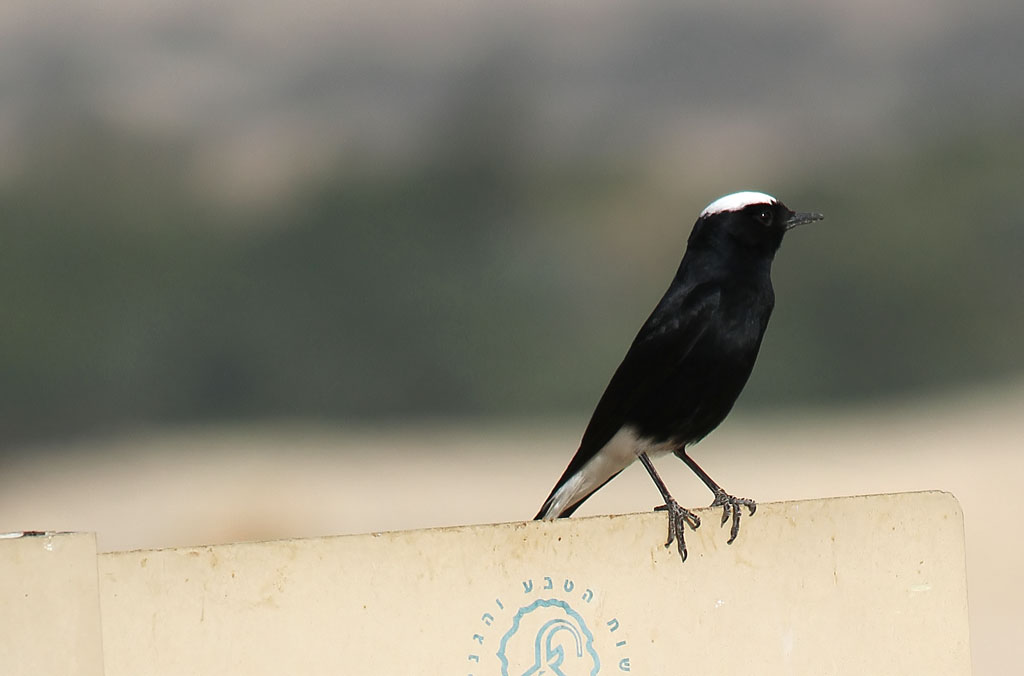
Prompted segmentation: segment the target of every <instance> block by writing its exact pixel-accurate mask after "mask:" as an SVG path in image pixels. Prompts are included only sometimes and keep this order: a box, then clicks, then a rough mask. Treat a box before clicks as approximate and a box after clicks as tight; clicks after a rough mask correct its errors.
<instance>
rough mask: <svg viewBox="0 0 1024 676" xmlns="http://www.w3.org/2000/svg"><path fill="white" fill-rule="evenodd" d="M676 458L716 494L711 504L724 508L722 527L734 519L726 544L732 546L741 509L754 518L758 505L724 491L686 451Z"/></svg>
mask: <svg viewBox="0 0 1024 676" xmlns="http://www.w3.org/2000/svg"><path fill="white" fill-rule="evenodd" d="M675 453H676V456H677V457H678V458H679V459H680V460H682V461H683V462H685V463H686V466H687V467H689V468H690V469H692V470H693V473H694V474H696V475H697V476H698V477H700V480H701V481H703V482H704V484H705V485H706V486H707V487H708V488H710V489H711V492H712V493H714V494H715V499H714V500H713V501H712V502H711V506H712V507H721V508H722V525H723V526H724V525H725V524H726V523H727V522H728V521H729V517H730V516H731V517H732V530H731V531H730V533H729V539H728V540H727V541H726V544H730V545H731V544H732V543H733V541H734V540H735V539H736V536H737V535H739V534H740V508H741V507H743V506H746V508H747V509H749V510H750V515H751V516H753V515H754V512H756V511H757V503H756V502H754V501H753V500H751V499H750V498H737V497H735V496H733V495H729V494H728V493H726V492H725V491H723V490H722V487H721V486H719V485H718V484H716V483H715V482H714V480H713V479H712V478H711V477H709V476H708V473H707V472H705V471H704V470H702V469H701V468H700V465H698V464H697V463H695V462H694V461H693V458H691V457H690V456H688V455H687V454H686V450H685V449H683V450H679V451H676V452H675Z"/></svg>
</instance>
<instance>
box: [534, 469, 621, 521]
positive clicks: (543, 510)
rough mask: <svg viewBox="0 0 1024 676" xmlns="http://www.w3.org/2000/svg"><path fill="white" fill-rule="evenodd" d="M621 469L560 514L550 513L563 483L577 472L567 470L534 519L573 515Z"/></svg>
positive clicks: (561, 517)
mask: <svg viewBox="0 0 1024 676" xmlns="http://www.w3.org/2000/svg"><path fill="white" fill-rule="evenodd" d="M621 471H622V470H619V472H616V473H615V474H613V475H611V476H610V477H608V478H607V479H605V480H604V483H602V484H601V485H600V486H597V487H595V488H594V490H592V491H590V492H589V493H587V494H586V495H584V496H583V497H582V498H580V499H579V500H577V501H576V502H574V503H572V504H571V505H569V506H568V507H566V508H565V509H563V510H562V511H561V512H560V513H558V514H548V510H550V509H551V507H552V506H553V504H554V502H555V494H556V493H558V489H559V488H561V487H562V484H564V483H565V482H566V481H568V480H569V478H570V477H571V476H572V475H573V474H575V471H574V472H572V473H570V472H569V471H568V470H566V472H565V474H563V475H562V478H561V479H559V480H558V483H556V484H555V487H554V488H552V489H551V493H550V494H548V499H547V500H545V501H544V504H543V505H541V507H540V511H539V512H537V516H535V517H533V520H534V521H540V520H541V519H564V518H565V517H567V516H572V513H573V512H575V511H576V510H577V509H578V508H579V506H580V505H582V504H583V503H584V502H585V501H586V499H587V498H589V497H590V496H591V495H593V494H594V493H596V492H597V491H599V490H601V488H602V487H603V486H604V485H605V484H606V483H608V482H609V481H611V480H612V479H614V478H615V477H617V476H619V474H620V472H621Z"/></svg>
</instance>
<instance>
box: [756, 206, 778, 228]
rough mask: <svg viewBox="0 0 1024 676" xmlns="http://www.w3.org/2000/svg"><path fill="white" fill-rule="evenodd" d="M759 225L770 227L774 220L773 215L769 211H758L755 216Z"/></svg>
mask: <svg viewBox="0 0 1024 676" xmlns="http://www.w3.org/2000/svg"><path fill="white" fill-rule="evenodd" d="M755 218H757V220H758V222H759V223H761V225H771V224H772V220H774V218H775V214H773V213H772V210H771V209H760V210H758V212H757V215H756V216H755Z"/></svg>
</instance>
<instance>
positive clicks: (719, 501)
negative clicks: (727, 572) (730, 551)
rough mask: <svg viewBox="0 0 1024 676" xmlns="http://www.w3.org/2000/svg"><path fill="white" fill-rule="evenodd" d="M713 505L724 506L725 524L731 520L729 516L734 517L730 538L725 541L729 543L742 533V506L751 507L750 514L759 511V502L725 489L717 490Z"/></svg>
mask: <svg viewBox="0 0 1024 676" xmlns="http://www.w3.org/2000/svg"><path fill="white" fill-rule="evenodd" d="M711 506H712V507H721V508H722V525H723V526H724V525H725V524H726V523H728V522H729V517H730V516H731V517H732V529H731V530H730V531H729V539H728V540H726V542H725V544H727V545H731V544H732V543H733V541H734V540H735V539H736V536H737V535H739V534H740V508H741V507H744V506H745V507H746V508H747V509H749V510H750V516H754V512H756V511H757V503H756V502H754V501H753V500H751V499H750V498H737V497H735V496H732V495H729V494H728V493H726V492H725V491H723V490H719V491H716V492H715V499H714V501H713V502H712V503H711Z"/></svg>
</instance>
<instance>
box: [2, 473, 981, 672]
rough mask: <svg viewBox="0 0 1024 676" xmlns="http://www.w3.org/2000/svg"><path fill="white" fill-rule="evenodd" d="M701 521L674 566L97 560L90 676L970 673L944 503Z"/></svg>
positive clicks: (605, 558) (534, 535) (578, 552)
mask: <svg viewBox="0 0 1024 676" xmlns="http://www.w3.org/2000/svg"><path fill="white" fill-rule="evenodd" d="M701 515H702V517H703V519H704V525H703V526H702V527H701V528H700V530H699V531H697V532H696V533H692V532H690V533H687V536H688V544H689V548H690V558H689V559H688V560H687V561H686V562H685V563H681V562H680V561H679V557H678V554H677V553H676V551H675V549H674V548H672V549H665V547H664V546H663V543H664V540H665V535H666V521H665V514H664V513H662V512H659V513H647V514H634V515H624V516H609V517H594V518H586V519H567V520H560V521H556V522H543V523H537V522H527V523H512V524H500V525H495V526H466V527H458V528H444V529H435V530H424V531H411V532H394V533H381V534H372V535H355V536H342V537H329V538H317V539H306V540H289V541H280V542H265V543H245V544H234V545H218V546H212V547H195V548H180V549H167V550H151V551H135V552H121V553H113V554H103V555H100V556H99V557H98V559H94V560H95V561H96V562H97V570H98V575H99V600H100V604H99V605H100V607H101V612H102V630H103V631H102V641H103V655H102V657H103V660H104V661H105V667H106V671H105V673H106V674H107V676H129V675H130V676H139V675H142V674H152V675H157V676H160V675H167V676H170V675H172V674H173V675H179V674H210V675H214V674H216V675H218V676H230V675H234V674H238V675H245V676H261V675H264V674H266V675H270V674H274V675H275V676H279V675H280V674H303V675H306V674H324V675H326V674H332V675H340V674H344V675H358V674H402V675H406V674H457V675H462V676H465V675H469V674H472V675H474V676H485V675H493V674H516V675H517V676H519V675H522V674H535V675H538V676H539V675H541V674H545V675H547V676H558V675H559V674H561V675H564V676H574V675H576V674H588V675H590V676H594V675H595V674H603V675H607V674H623V673H631V674H688V673H689V674H701V675H711V674H740V673H756V674H769V675H770V674H787V675H789V674H806V675H812V674H813V675H814V676H820V675H822V674H851V675H852V674H856V675H857V676H863V675H864V674H872V676H878V675H884V674H915V675H916V674H923V673H927V674H931V675H932V676H935V675H941V674H964V675H965V674H969V673H970V656H969V647H968V627H967V595H966V585H965V571H964V541H963V522H962V515H961V512H960V508H959V505H958V503H957V502H956V500H955V499H954V498H953V497H952V496H951V495H949V494H944V493H915V494H900V495H883V496H873V497H855V498H839V499H829V500H813V501H804V502H788V503H777V504H765V505H761V506H760V507H759V509H758V511H757V514H756V515H755V516H753V517H749V518H747V517H744V522H743V527H742V530H741V532H740V536H739V538H738V539H737V541H736V542H735V543H734V544H732V545H726V544H725V541H726V539H727V538H728V533H727V529H720V528H719V527H718V515H719V512H718V511H717V510H715V511H703V512H702V513H701ZM74 537H82V536H74ZM10 544H11V543H9V542H4V541H2V540H0V579H4V580H10V579H11V576H12V575H14V576H22V575H31V572H30V571H29V570H28V569H27V568H26V567H25V566H24V565H23V564H22V563H19V562H17V561H14V562H13V563H12V561H13V559H12V556H11V555H10V554H11V549H10ZM49 575H57V573H56V572H54V571H52V570H51V571H50V573H49ZM44 577H46V575H44ZM68 584H71V582H70V579H69V582H68ZM79 584H80V585H82V586H81V589H78V588H77V587H76V588H75V589H71V590H70V591H69V599H71V598H78V596H81V595H82V594H86V591H83V590H85V589H86V588H87V587H88V585H87V584H86V583H85V582H84V581H82V580H79ZM8 586H10V585H8ZM39 586H40V587H45V586H46V583H45V582H40V583H39ZM72 586H74V585H72ZM0 589H2V590H3V592H4V595H5V596H4V599H3V600H4V601H5V602H6V601H7V600H8V597H10V595H11V594H10V592H9V590H8V588H7V587H0ZM92 593H93V594H95V593H96V588H95V578H93V587H92ZM93 598H95V596H93ZM83 603H84V602H83ZM58 605H59V604H58ZM86 605H87V604H86ZM21 607H22V608H23V609H24V606H21ZM59 610H60V608H59V607H58V608H57V609H56V610H54V609H52V608H49V609H46V614H45V615H41V616H35V615H33V614H32V613H27V614H25V613H22V614H21V615H19V617H20V618H21V619H20V620H18V621H20V622H24V623H27V624H29V625H31V624H33V623H35V624H38V625H39V626H45V625H48V624H49V623H50V620H52V619H53V618H54V617H56V616H58V615H59ZM19 612H22V611H19ZM42 612H43V609H42V608H41V609H40V613H42ZM55 613H56V615H55ZM78 617H79V619H80V620H81V621H83V622H85V623H86V624H89V623H88V619H89V618H87V617H84V616H82V615H81V614H79V615H78ZM9 624H11V621H10V620H9V618H8V616H7V614H6V613H5V615H4V617H3V619H2V620H0V628H2V629H5V630H6V629H8V627H7V625H9ZM64 624H66V623H64ZM94 625H95V623H92V624H91V625H90V626H91V627H92V634H91V635H92V636H94V637H95V640H96V641H99V633H98V631H97V630H96V627H95V626H94ZM62 626H63V625H62ZM67 633H68V632H67V631H65V632H64V634H67ZM21 640H24V641H27V642H28V644H29V645H33V646H34V647H38V646H35V644H33V643H32V640H33V639H32V636H31V635H30V636H28V638H25V637H24V632H23V638H22V639H21ZM8 643H9V642H8V639H7V637H6V636H3V637H0V646H2V647H0V650H2V651H6V652H0V654H2V655H4V658H5V660H7V659H14V660H17V659H19V658H20V656H21V655H23V654H24V653H23V652H21V653H12V652H11V650H10V645H8ZM63 645H70V647H69V649H68V650H69V651H77V650H85V651H86V652H88V650H87V649H88V648H89V646H88V645H85V644H83V639H78V640H77V641H76V642H75V643H74V644H68V643H64V644H63ZM93 652H96V651H95V650H94V651H93ZM97 659H98V658H97ZM3 673H4V674H7V673H15V674H21V673H34V674H48V673H54V674H56V673H61V674H65V673H90V674H98V673H100V672H98V671H92V672H85V671H79V672H74V671H54V670H49V669H40V670H32V671H30V670H25V669H23V670H21V671H17V670H15V671H8V670H6V669H4V670H3Z"/></svg>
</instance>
